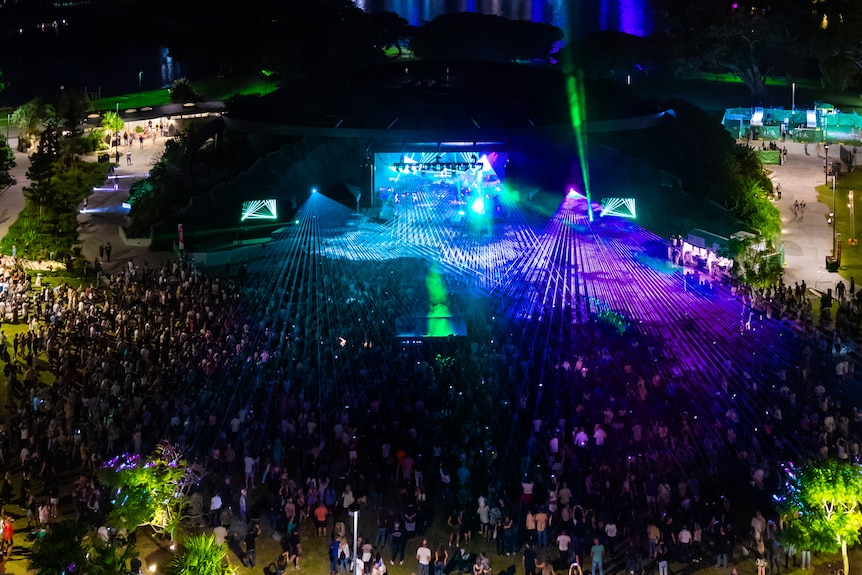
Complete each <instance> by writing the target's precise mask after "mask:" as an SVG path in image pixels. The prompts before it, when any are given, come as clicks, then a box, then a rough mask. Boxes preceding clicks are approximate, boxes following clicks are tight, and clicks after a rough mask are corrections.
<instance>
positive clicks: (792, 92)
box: [790, 82, 796, 112]
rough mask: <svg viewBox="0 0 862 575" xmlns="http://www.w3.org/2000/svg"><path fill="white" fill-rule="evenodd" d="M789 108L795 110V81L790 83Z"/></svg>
mask: <svg viewBox="0 0 862 575" xmlns="http://www.w3.org/2000/svg"><path fill="white" fill-rule="evenodd" d="M790 110H791V111H792V112H795V111H796V82H791V84H790Z"/></svg>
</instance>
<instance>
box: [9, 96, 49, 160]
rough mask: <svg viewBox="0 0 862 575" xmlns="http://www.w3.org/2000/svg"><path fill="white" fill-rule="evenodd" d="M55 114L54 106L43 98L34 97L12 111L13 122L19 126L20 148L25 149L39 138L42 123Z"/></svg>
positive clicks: (20, 149)
mask: <svg viewBox="0 0 862 575" xmlns="http://www.w3.org/2000/svg"><path fill="white" fill-rule="evenodd" d="M53 116H54V108H53V106H51V105H50V104H46V103H45V102H43V101H42V99H41V98H34V99H32V100H30V101H29V102H27V103H26V104H24V105H23V106H20V107H18V108H16V109H15V111H14V112H12V122H13V123H14V124H15V125H16V126H17V127H18V150H19V151H24V150H25V149H27V148H29V147H30V146H31V145H32V143H33V142H34V141H36V140H37V139H38V138H39V132H41V131H42V125H43V124H44V123H45V121H46V120H48V119H49V118H52V117H53Z"/></svg>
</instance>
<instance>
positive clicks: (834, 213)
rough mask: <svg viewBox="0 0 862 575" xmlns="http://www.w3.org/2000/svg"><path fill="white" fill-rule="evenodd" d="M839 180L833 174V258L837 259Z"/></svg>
mask: <svg viewBox="0 0 862 575" xmlns="http://www.w3.org/2000/svg"><path fill="white" fill-rule="evenodd" d="M837 179H838V178H836V177H835V173H834V172H833V173H832V257H835V258H837V257H838V256H837V255H836V254H837V241H838V240H837V236H836V227H835V225H836V223H837V220H838V212H836V211H835V182H836V180H837Z"/></svg>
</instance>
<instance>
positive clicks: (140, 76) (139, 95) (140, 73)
mask: <svg viewBox="0 0 862 575" xmlns="http://www.w3.org/2000/svg"><path fill="white" fill-rule="evenodd" d="M143 76H144V71H143V70H141V71H140V72H138V98H140V97H141V79H142V78H143Z"/></svg>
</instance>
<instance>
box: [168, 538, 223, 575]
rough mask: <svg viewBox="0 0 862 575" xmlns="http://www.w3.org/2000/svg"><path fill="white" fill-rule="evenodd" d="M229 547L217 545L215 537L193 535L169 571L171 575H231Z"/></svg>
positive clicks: (221, 544)
mask: <svg viewBox="0 0 862 575" xmlns="http://www.w3.org/2000/svg"><path fill="white" fill-rule="evenodd" d="M227 551H228V550H227V545H225V544H224V543H216V540H215V537H214V536H213V535H206V534H204V535H192V536H191V537H188V538H187V539H186V540H185V541H183V544H182V546H181V548H180V551H179V552H178V553H177V555H176V557H174V560H173V561H172V562H171V565H170V567H169V569H168V573H170V575H230V574H231V573H233V572H234V568H233V567H231V565H230V562H228V559H227Z"/></svg>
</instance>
